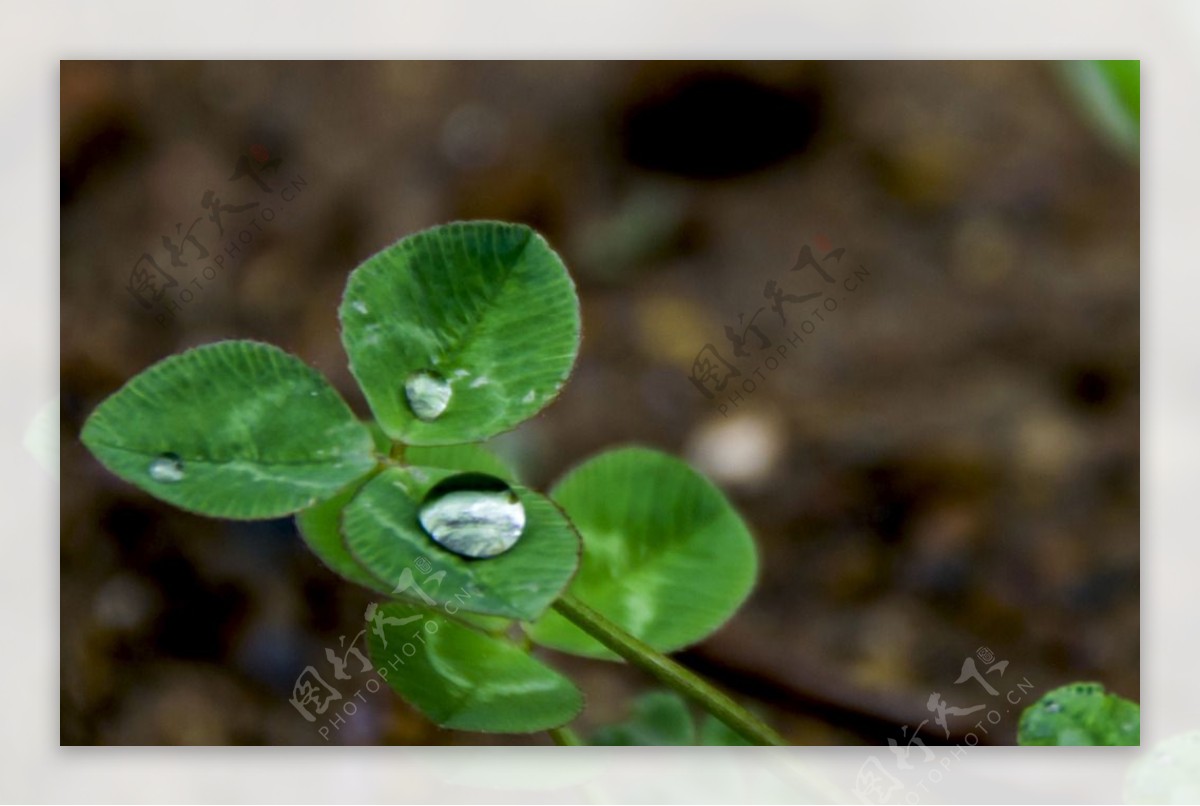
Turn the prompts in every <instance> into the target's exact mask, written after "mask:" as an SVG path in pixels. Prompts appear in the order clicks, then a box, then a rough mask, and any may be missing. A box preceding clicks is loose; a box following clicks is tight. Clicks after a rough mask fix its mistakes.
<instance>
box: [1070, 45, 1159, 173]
mask: <svg viewBox="0 0 1200 806" xmlns="http://www.w3.org/2000/svg"><path fill="white" fill-rule="evenodd" d="M1062 72H1063V74H1064V76H1065V77H1066V81H1067V84H1068V86H1069V87H1070V88H1071V90H1072V92H1073V94H1074V95H1075V97H1076V99H1077V100H1078V102H1079V104H1080V106H1081V107H1082V108H1083V111H1084V114H1086V115H1087V116H1088V118H1089V119H1090V120H1091V122H1092V124H1093V125H1094V126H1095V127H1096V128H1097V129H1098V130H1099V131H1100V132H1101V133H1102V134H1103V135H1104V136H1105V137H1107V138H1108V139H1109V140H1111V141H1113V142H1114V143H1116V144H1117V145H1118V146H1120V147H1122V148H1123V149H1125V150H1126V151H1127V152H1128V153H1130V154H1132V155H1133V156H1135V157H1136V156H1137V151H1138V142H1139V139H1140V130H1141V117H1142V110H1141V94H1142V90H1141V87H1142V76H1141V62H1140V61H1138V60H1108V61H1104V60H1081V61H1068V62H1063V63H1062Z"/></svg>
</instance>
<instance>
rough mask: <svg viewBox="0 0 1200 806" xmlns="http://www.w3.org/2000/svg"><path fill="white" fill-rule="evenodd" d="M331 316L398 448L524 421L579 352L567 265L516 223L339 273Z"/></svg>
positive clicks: (449, 229)
mask: <svg viewBox="0 0 1200 806" xmlns="http://www.w3.org/2000/svg"><path fill="white" fill-rule="evenodd" d="M340 317H341V320H342V341H343V343H344V344H345V347H346V352H347V353H348V354H349V356H350V368H351V370H352V371H353V372H354V375H355V377H356V378H357V379H358V381H359V384H360V385H361V386H362V389H363V392H364V393H365V394H366V397H367V401H368V403H369V404H370V406H371V410H372V411H373V412H374V413H375V416H376V418H377V419H378V421H379V423H380V425H381V426H382V427H383V429H384V431H386V432H387V434H388V435H389V436H390V437H392V438H393V439H396V440H398V441H401V442H404V443H406V444H409V445H447V444H455V443H461V442H475V441H479V440H483V439H486V438H488V437H490V436H493V435H495V434H498V433H500V432H502V431H506V430H508V429H510V428H512V427H514V426H516V425H517V424H519V423H520V422H522V421H523V420H526V419H528V418H530V417H532V416H533V415H534V414H536V413H537V412H538V411H540V410H541V409H542V408H544V407H545V406H546V405H547V404H548V403H550V401H551V400H553V399H554V397H555V396H556V395H557V394H558V392H559V389H560V388H561V387H562V384H563V382H564V381H565V380H566V378H567V376H568V375H569V374H570V372H571V367H572V366H573V365H574V363H575V356H576V353H577V352H578V349H579V301H578V299H577V298H576V296H575V286H574V284H573V283H572V281H571V278H570V276H569V275H568V274H567V270H566V267H564V266H563V263H562V261H561V260H560V259H559V257H558V255H556V254H555V253H554V251H553V250H552V249H551V248H550V246H549V245H548V244H547V243H546V241H545V240H544V239H543V238H542V237H541V236H540V235H538V234H537V233H535V232H534V231H533V230H531V229H529V228H528V227H525V226H521V225H517V224H503V223H499V222H493V221H473V222H461V223H455V224H447V225H445V226H441V227H434V228H433V229H429V230H425V231H424V232H419V233H417V234H415V235H411V236H409V237H407V238H403V239H402V240H400V241H398V242H397V243H395V244H394V245H392V246H390V247H388V248H387V249H385V250H383V251H382V252H380V253H379V254H377V255H375V256H374V257H371V258H369V259H368V260H367V261H366V262H365V263H363V264H362V265H361V266H359V267H358V268H357V269H355V270H354V272H353V273H352V274H351V275H350V280H349V282H348V283H347V285H346V294H345V297H344V299H343V301H342V305H341V309H340ZM446 395H448V396H449V397H448V399H446ZM443 404H444V410H442V411H441V412H440V413H437V412H438V410H439V409H441V408H442V405H443ZM422 410H424V419H423V418H422V416H418V412H421V411H422Z"/></svg>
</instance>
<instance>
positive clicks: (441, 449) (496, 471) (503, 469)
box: [404, 444, 518, 484]
mask: <svg viewBox="0 0 1200 806" xmlns="http://www.w3.org/2000/svg"><path fill="white" fill-rule="evenodd" d="M404 461H405V463H406V464H409V465H413V466H415V467H440V468H449V469H451V470H462V471H474V472H476V473H486V474H487V475H489V476H495V477H496V478H499V479H504V480H505V481H507V482H508V483H509V484H514V483H516V482H517V481H518V479H517V474H516V473H515V472H514V471H513V469H512V468H510V467H509V466H508V465H506V464H505V463H504V461H503V460H502V459H501V458H500V457H498V456H496V454H494V453H492V452H491V451H489V450H487V449H486V448H484V447H482V446H480V445H474V444H467V445H410V446H408V447H407V448H405V449H404Z"/></svg>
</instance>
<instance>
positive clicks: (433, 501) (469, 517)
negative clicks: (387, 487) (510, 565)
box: [419, 473, 525, 558]
mask: <svg viewBox="0 0 1200 806" xmlns="http://www.w3.org/2000/svg"><path fill="white" fill-rule="evenodd" d="M419 519H420V521H421V526H422V527H424V529H425V531H426V532H427V533H428V534H429V536H430V537H431V538H433V540H434V542H436V543H438V544H439V545H441V546H444V547H445V548H447V549H449V550H450V551H453V552H454V553H455V554H461V555H463V556H464V557H475V558H484V557H495V556H496V555H498V554H503V553H504V552H506V551H508V550H509V549H511V548H512V547H513V546H515V545H516V544H517V541H518V540H519V539H520V538H521V533H522V532H523V531H524V530H525V507H524V506H523V505H522V504H521V500H520V498H518V497H517V494H516V493H515V492H513V490H512V488H511V487H509V486H508V485H507V484H505V483H504V482H503V481H501V480H500V479H498V478H495V477H493V476H485V475H483V474H481V473H464V474H462V475H459V476H453V477H451V478H448V479H446V480H445V481H442V482H440V483H438V484H437V485H435V486H434V488H433V489H432V490H430V491H429V494H428V495H426V496H425V502H424V503H423V504H421V512H420V515H419Z"/></svg>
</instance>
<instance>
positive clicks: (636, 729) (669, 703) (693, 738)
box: [590, 691, 750, 747]
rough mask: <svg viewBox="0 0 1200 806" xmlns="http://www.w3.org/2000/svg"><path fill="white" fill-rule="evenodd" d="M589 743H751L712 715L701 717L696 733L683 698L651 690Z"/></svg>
mask: <svg viewBox="0 0 1200 806" xmlns="http://www.w3.org/2000/svg"><path fill="white" fill-rule="evenodd" d="M697 738H699V741H697ZM590 744H593V745H607V746H617V745H620V746H641V747H646V746H660V747H680V746H687V745H695V744H700V745H706V746H709V747H740V746H749V745H750V742H748V741H747V740H746V739H744V738H743V737H742V736H741V735H740V734H738V733H737V732H736V731H734V730H733V729H732V728H730V727H729V726H727V725H726V724H725V723H724V722H722V721H721V720H719V719H717V718H716V717H714V716H713V715H712V714H705V715H704V718H703V720H702V721H701V723H700V730H699V732H698V733H697V730H696V726H695V722H694V721H693V719H692V712H691V709H690V708H688V704H687V702H686V701H685V700H684V699H683V697H681V696H679V695H678V694H676V693H675V692H673V691H652V692H650V693H648V694H643V695H641V696H640V697H638V698H637V699H636V700H634V702H633V708H632V709H631V713H630V715H629V718H628V719H626V720H625V721H624V722H618V723H617V724H615V725H607V726H605V727H602V728H600V729H598V730H597V731H596V732H595V733H594V734H592V740H591V742H590Z"/></svg>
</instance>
